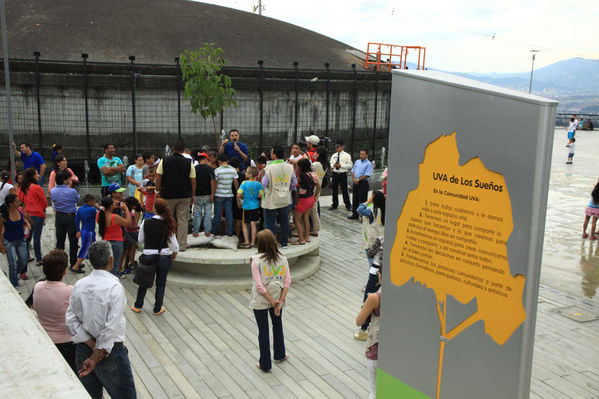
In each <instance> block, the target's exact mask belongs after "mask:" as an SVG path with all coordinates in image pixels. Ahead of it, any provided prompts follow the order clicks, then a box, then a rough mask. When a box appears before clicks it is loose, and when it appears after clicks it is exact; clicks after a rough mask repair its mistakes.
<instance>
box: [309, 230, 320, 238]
mask: <svg viewBox="0 0 599 399" xmlns="http://www.w3.org/2000/svg"><path fill="white" fill-rule="evenodd" d="M310 235H311V236H312V237H318V232H317V231H316V232H314V233H312V232H310Z"/></svg>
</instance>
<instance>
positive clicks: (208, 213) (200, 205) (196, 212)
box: [192, 195, 212, 234]
mask: <svg viewBox="0 0 599 399" xmlns="http://www.w3.org/2000/svg"><path fill="white" fill-rule="evenodd" d="M202 213H203V214H204V231H205V232H207V233H209V232H211V231H212V219H211V218H212V202H210V196H209V195H200V196H198V197H196V198H195V200H194V201H193V230H192V231H193V233H194V234H197V233H199V231H200V225H201V224H202Z"/></svg>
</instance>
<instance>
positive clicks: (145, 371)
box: [0, 130, 599, 399]
mask: <svg viewBox="0 0 599 399" xmlns="http://www.w3.org/2000/svg"><path fill="white" fill-rule="evenodd" d="M565 137H566V132H565V131H564V130H557V131H556V139H555V144H554V157H553V163H552V171H551V184H550V194H549V207H548V208H549V209H548V212H547V226H546V234H545V249H544V255H543V267H542V274H541V287H540V293H539V305H538V314H537V326H536V339H535V350H534V360H533V369H532V384H531V398H536V399H538V398H559V399H563V398H576V399H580V398H589V399H590V398H595V399H596V398H599V348H598V344H599V320H597V319H596V318H595V319H594V316H595V317H596V316H597V314H599V297H598V296H597V294H596V291H597V286H598V284H599V244H598V243H597V242H591V241H589V240H588V239H587V240H584V239H582V238H581V234H582V227H581V226H582V222H583V218H584V208H585V206H586V204H587V202H588V200H589V197H590V192H591V190H592V188H593V186H594V184H595V182H596V181H597V178H598V177H599V174H597V175H595V174H594V173H595V172H594V170H595V168H594V166H595V163H596V162H598V161H599V155H598V154H597V151H596V149H597V148H599V132H594V133H593V132H579V133H577V139H578V141H577V151H576V156H575V157H574V164H573V165H565V164H564V163H565V161H566V157H567V154H566V150H565V148H564V147H563V146H565V144H566V140H565ZM514 145H517V143H514ZM390 200H391V199H390ZM329 203H330V197H328V198H327V197H324V198H322V199H321V205H322V231H321V234H320V238H321V251H320V254H321V259H322V261H321V270H320V271H319V272H318V273H316V274H315V275H314V276H312V277H310V278H308V279H306V280H303V281H299V282H294V283H293V284H292V287H291V290H290V293H289V296H288V301H287V307H286V308H285V311H284V314H283V325H284V329H285V337H286V346H287V352H288V353H289V354H290V359H289V361H287V362H284V363H281V364H280V365H277V364H273V369H272V372H271V373H263V372H261V371H260V370H258V369H257V368H256V367H255V363H256V360H257V357H258V340H257V328H256V325H255V321H254V317H253V313H252V311H251V310H250V309H249V306H248V304H249V299H250V293H249V291H248V290H217V291H208V290H199V289H184V288H178V287H175V286H173V285H168V284H167V289H166V297H165V306H166V308H167V312H166V313H164V315H162V316H160V317H155V316H153V314H152V313H151V309H152V305H153V289H152V290H150V292H148V295H147V297H146V304H145V307H144V309H143V311H142V313H141V314H135V313H133V312H131V311H129V310H127V311H126V313H125V314H126V318H127V341H126V346H127V348H128V349H129V356H130V359H131V362H132V366H133V371H134V377H135V383H136V388H137V390H138V397H139V398H214V397H219V398H247V397H251V398H262V397H275V396H276V397H282V398H293V397H301V398H304V397H306V398H307V397H313V398H327V397H329V398H367V397H368V380H367V370H366V361H365V358H364V344H363V342H357V341H354V339H353V335H352V334H353V332H354V330H355V326H354V324H355V322H354V321H355V317H356V314H357V313H358V311H359V308H360V305H361V302H362V292H361V288H362V286H363V285H364V284H365V283H366V279H367V273H368V268H367V263H366V260H365V258H364V253H363V250H362V249H361V237H360V225H359V223H358V222H355V221H348V220H347V219H346V218H345V216H346V213H345V212H341V211H339V210H336V211H328V210H327V207H328V204H329ZM53 235H54V228H53V220H52V218H51V217H50V218H49V220H48V223H47V225H46V227H45V229H44V235H43V242H44V252H47V251H49V250H50V249H51V248H52V247H53V246H54V244H55V240H54V238H53ZM0 265H1V267H2V269H3V270H4V271H6V259H5V257H1V258H0ZM29 275H30V276H31V277H32V279H31V280H29V281H26V282H24V286H23V287H22V291H23V293H22V297H24V298H25V297H27V296H28V295H29V292H30V290H31V288H32V287H33V285H34V282H35V281H36V280H39V279H40V278H42V277H43V273H42V272H41V268H39V267H36V266H35V265H34V264H33V263H30V273H29ZM248 275H249V266H248ZM83 276H85V275H75V274H73V273H69V274H67V276H66V282H67V283H69V284H74V283H75V282H76V281H77V279H78V278H82V277H83ZM292 277H293V274H292ZM121 281H122V283H123V285H124V287H125V289H126V292H127V300H128V303H129V304H132V303H133V301H134V297H135V292H136V285H135V284H134V283H133V282H132V278H131V277H127V278H126V279H124V280H121ZM567 316H570V317H567ZM587 319H591V321H584V320H587ZM593 319H594V320H593ZM40 367H44V366H43V365H40ZM33 373H34V370H28V375H32V374H33Z"/></svg>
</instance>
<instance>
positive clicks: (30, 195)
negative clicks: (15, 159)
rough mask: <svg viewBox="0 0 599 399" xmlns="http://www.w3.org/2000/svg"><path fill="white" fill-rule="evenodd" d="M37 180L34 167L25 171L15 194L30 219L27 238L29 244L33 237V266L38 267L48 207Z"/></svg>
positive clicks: (40, 261)
mask: <svg viewBox="0 0 599 399" xmlns="http://www.w3.org/2000/svg"><path fill="white" fill-rule="evenodd" d="M39 179H40V175H39V173H37V170H35V168H34V167H31V168H28V169H26V170H25V173H24V175H23V184H22V185H21V187H19V191H18V193H17V195H18V196H19V200H20V201H21V202H22V203H24V204H25V217H27V218H31V222H32V223H31V226H32V232H31V233H32V234H31V235H30V236H29V241H30V242H31V236H33V249H34V251H35V261H36V263H35V264H36V265H38V266H40V265H41V264H42V244H41V238H42V229H43V228H44V221H45V220H46V208H47V207H48V201H46V195H45V194H44V189H43V188H41V187H40V186H39V185H38V181H39Z"/></svg>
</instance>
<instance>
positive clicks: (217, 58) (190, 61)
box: [179, 43, 237, 145]
mask: <svg viewBox="0 0 599 399" xmlns="http://www.w3.org/2000/svg"><path fill="white" fill-rule="evenodd" d="M223 53H224V51H223V49H221V48H218V47H214V43H204V47H202V48H200V49H199V50H198V51H189V50H185V52H184V53H183V54H181V56H180V57H179V63H180V66H181V74H182V77H183V80H184V81H185V91H184V95H185V99H186V100H189V103H190V105H191V111H192V112H193V113H197V112H198V111H199V113H200V115H201V116H202V118H204V119H208V117H210V118H211V119H212V126H213V127H214V136H215V138H216V144H217V145H218V144H219V143H220V142H219V134H218V130H217V129H216V121H215V119H214V117H215V116H216V115H218V114H219V113H220V112H221V111H222V110H223V109H225V108H227V107H230V106H232V105H234V106H237V101H236V100H235V99H234V98H233V96H234V95H235V90H234V89H233V88H232V87H231V78H230V77H228V76H227V75H225V74H224V73H222V68H223V66H224V65H225V59H224V58H223V57H222V54H223Z"/></svg>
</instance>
